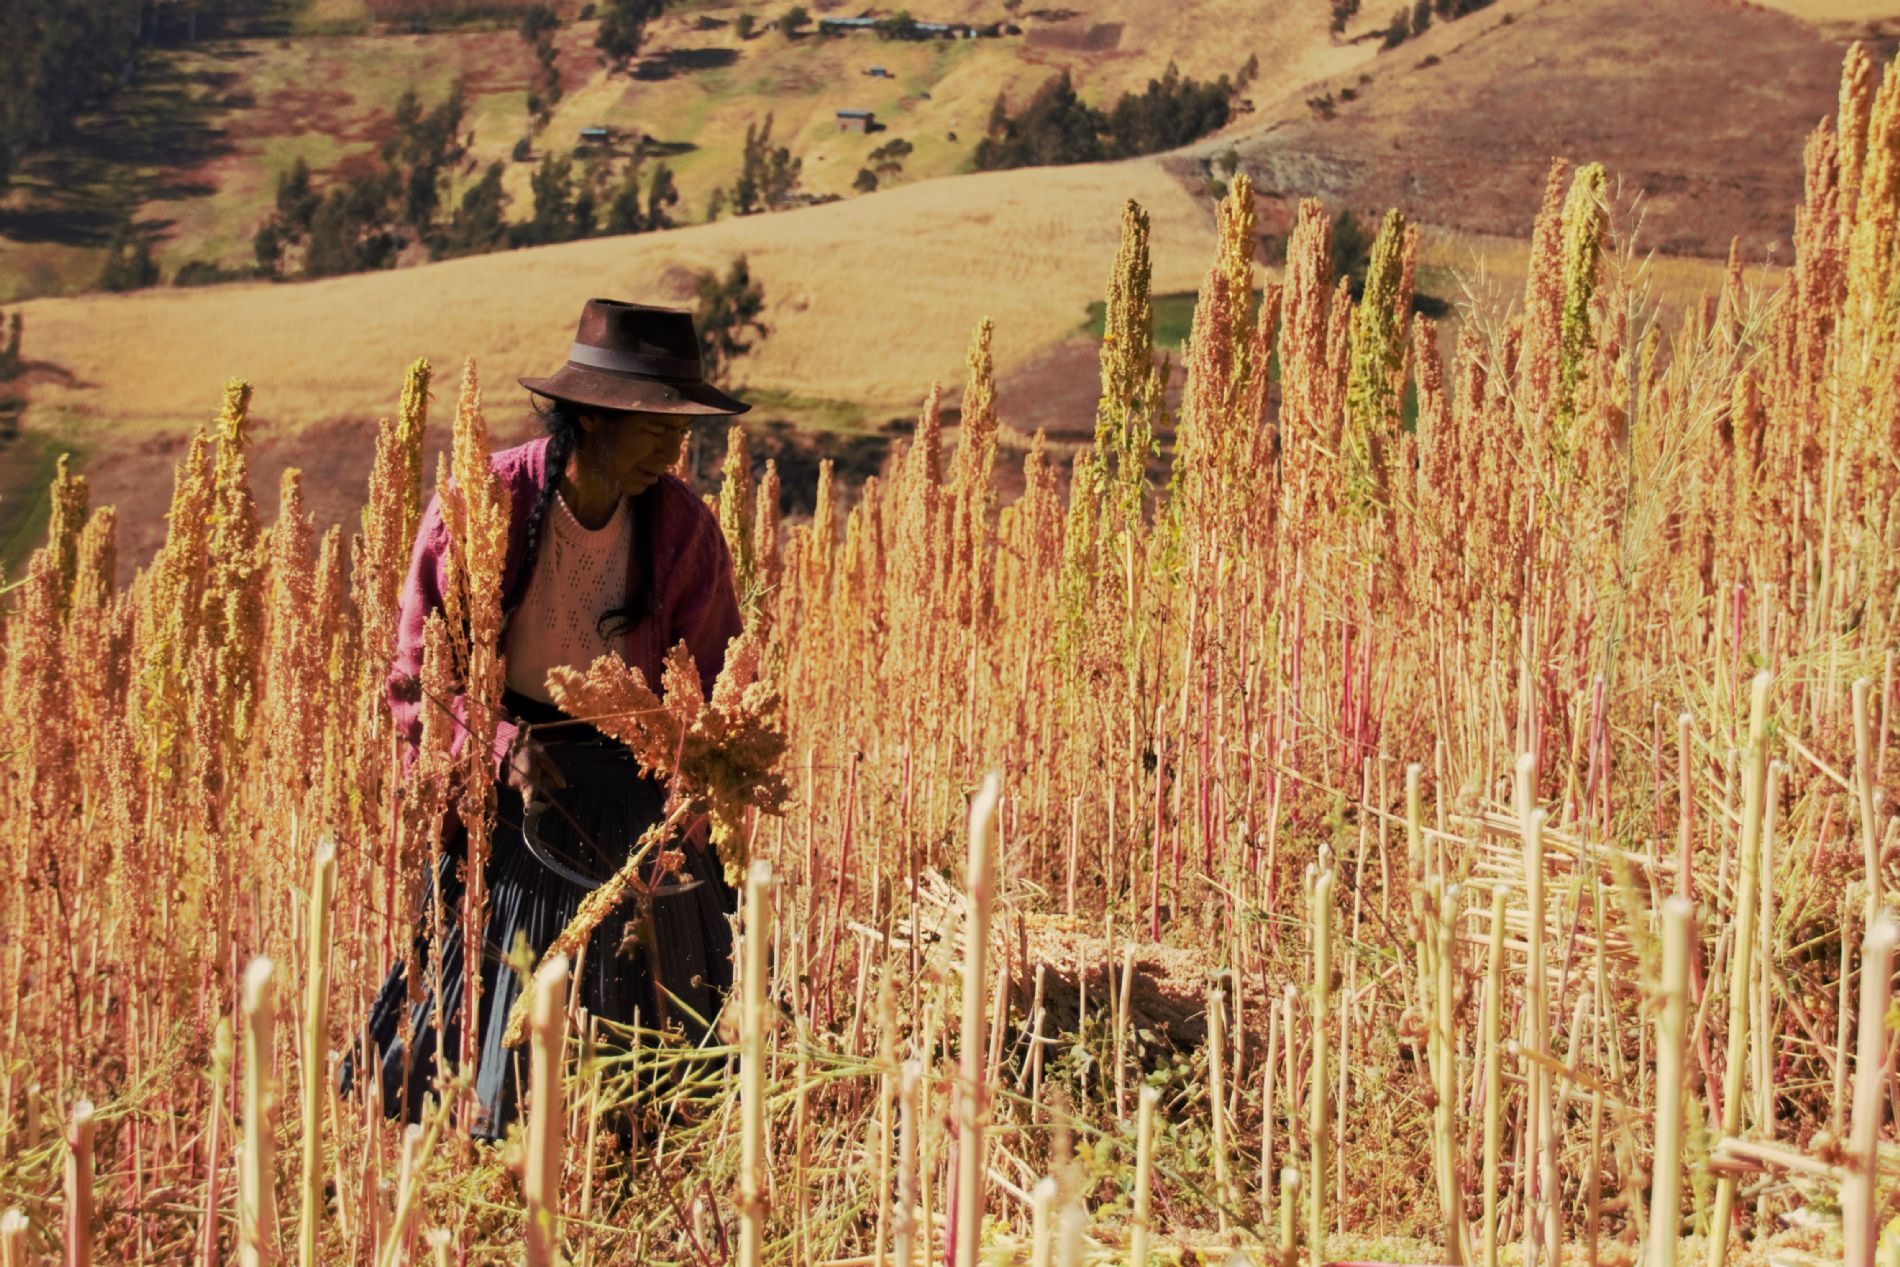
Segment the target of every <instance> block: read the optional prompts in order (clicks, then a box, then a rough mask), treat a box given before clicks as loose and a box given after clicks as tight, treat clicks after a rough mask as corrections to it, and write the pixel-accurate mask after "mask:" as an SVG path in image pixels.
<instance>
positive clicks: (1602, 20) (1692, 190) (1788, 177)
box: [1168, 0, 1895, 260]
mask: <svg viewBox="0 0 1900 1267" xmlns="http://www.w3.org/2000/svg"><path fill="white" fill-rule="evenodd" d="M1787 7H1788V8H1789V9H1791V10H1794V12H1776V11H1772V10H1769V9H1766V8H1759V7H1755V6H1752V5H1745V4H1738V3H1734V2H1733V0H1590V2H1589V3H1583V2H1581V0H1501V2H1500V3H1499V4H1497V5H1494V6H1493V7H1491V8H1488V9H1485V10H1482V11H1480V12H1478V13H1476V14H1473V15H1470V16H1469V17H1466V18H1464V19H1462V20H1460V21H1458V22H1454V23H1449V24H1446V23H1440V24H1437V25H1435V26H1434V27H1433V28H1432V29H1431V30H1429V31H1428V32H1426V33H1425V34H1424V35H1422V36H1419V37H1415V38H1413V39H1411V40H1408V41H1406V42H1405V43H1404V44H1402V45H1400V46H1399V47H1397V48H1395V49H1392V50H1389V51H1386V52H1383V53H1380V54H1378V55H1377V56H1374V57H1372V58H1370V59H1369V60H1368V61H1367V62H1366V63H1365V64H1364V66H1363V68H1360V69H1356V70H1354V71H1353V73H1350V74H1344V75H1338V74H1336V75H1333V76H1331V77H1328V78H1324V79H1321V80H1318V81H1316V82H1314V83H1311V84H1308V85H1306V86H1304V87H1302V88H1301V89H1300V90H1299V91H1298V92H1297V93H1294V94H1290V95H1289V97H1288V98H1287V99H1284V100H1282V101H1281V102H1279V103H1277V104H1274V105H1272V106H1270V107H1264V108H1263V112H1262V114H1261V115H1259V116H1257V117H1256V118H1255V119H1254V120H1249V121H1243V126H1241V127H1239V128H1236V129H1231V130H1230V135H1229V136H1228V137H1224V138H1220V139H1214V140H1209V141H1204V142H1202V143H1200V144H1198V145H1196V146H1192V147H1189V148H1187V149H1185V150H1182V151H1178V152H1177V153H1176V154H1175V155H1172V156H1170V158H1169V160H1168V162H1169V163H1170V165H1171V167H1172V169H1173V170H1175V171H1176V172H1177V173H1178V174H1179V175H1180V177H1181V179H1182V180H1183V181H1185V182H1187V183H1189V184H1190V185H1192V186H1194V187H1199V185H1200V184H1201V182H1202V179H1203V171H1204V163H1205V161H1206V160H1207V159H1209V158H1211V157H1213V156H1215V155H1217V154H1219V153H1221V152H1222V151H1224V150H1225V149H1227V147H1228V146H1229V145H1232V146H1233V147H1234V148H1235V150H1236V151H1237V152H1238V154H1239V157H1240V160H1241V164H1242V166H1243V167H1244V168H1245V170H1246V171H1247V172H1248V173H1249V174H1251V175H1252V176H1253V178H1254V179H1255V181H1256V182H1257V183H1258V184H1259V186H1260V187H1261V189H1262V190H1264V191H1267V192H1270V193H1274V194H1278V195H1281V196H1282V197H1283V199H1285V200H1286V201H1288V202H1291V200H1293V199H1295V198H1297V197H1300V196H1312V195H1318V196H1320V197H1324V198H1327V199H1329V200H1332V201H1335V202H1338V203H1342V204H1345V205H1349V206H1352V207H1354V208H1360V209H1364V210H1367V211H1370V212H1373V213H1374V214H1377V213H1379V212H1382V211H1383V210H1384V209H1385V208H1386V207H1389V206H1399V207H1403V208H1405V209H1406V210H1407V212H1408V213H1410V214H1412V215H1414V216H1416V217H1418V218H1419V219H1422V220H1424V221H1426V222H1428V223H1430V224H1433V225H1437V226H1441V227H1444V228H1452V229H1460V230H1468V231H1472V232H1477V233H1490V234H1507V235H1513V236H1521V235H1524V234H1527V233H1528V232H1529V230H1530V225H1531V218H1532V216H1533V215H1534V214H1535V211H1536V208H1537V204H1538V198H1539V195H1540V193H1541V191H1542V188H1543V183H1544V176H1545V173H1546V171H1547V170H1548V167H1549V164H1550V160H1551V158H1552V157H1553V156H1556V155H1562V156H1565V157H1569V158H1571V159H1573V160H1575V161H1577V162H1592V161H1594V162H1601V163H1603V164H1604V165H1605V166H1606V167H1608V168H1609V169H1610V171H1611V172H1612V173H1613V174H1614V175H1615V176H1618V177H1620V178H1621V180H1622V183H1623V188H1624V190H1625V191H1626V192H1636V191H1640V192H1641V193H1642V195H1643V199H1644V203H1645V205H1646V210H1645V212H1644V229H1645V233H1644V238H1645V241H1646V244H1647V245H1648V246H1649V247H1651V248H1654V249H1656V250H1659V251H1663V252H1665V253H1669V254H1692V255H1703V256H1714V257H1720V256H1723V255H1726V253H1727V251H1728V245H1729V241H1730V239H1731V238H1733V237H1738V236H1739V237H1740V238H1741V239H1742V246H1743V250H1744V253H1745V254H1746V255H1747V256H1748V257H1749V258H1751V259H1756V260H1759V259H1762V258H1763V257H1764V256H1766V255H1767V254H1768V253H1769V252H1770V250H1771V249H1776V250H1777V251H1778V254H1779V257H1780V258H1781V259H1784V260H1785V259H1786V258H1787V252H1788V242H1789V235H1790V234H1791V232H1792V230H1793V220H1794V207H1795V204H1796V202H1797V201H1798V200H1799V197H1800V188H1801V172H1802V163H1801V150H1802V145H1803V143H1804V142H1805V141H1806V139H1807V135H1808V133H1809V132H1810V131H1812V130H1813V128H1814V126H1815V124H1816V122H1817V121H1819V120H1820V119H1821V117H1822V116H1823V115H1825V114H1827V113H1829V112H1830V111H1832V109H1833V108H1834V105H1835V101H1836V97H1837V95H1838V91H1839V83H1840V67H1841V57H1842V54H1843V52H1844V51H1845V44H1844V43H1843V41H1842V39H1840V38H1838V37H1837V35H1836V34H1829V33H1828V32H1827V31H1823V30H1822V29H1820V28H1818V27H1817V26H1816V25H1814V24H1813V23H1812V22H1810V21H1804V20H1803V17H1807V16H1814V17H1816V18H1818V17H1820V16H1829V17H1836V16H1838V14H1837V12H1836V11H1838V10H1841V9H1843V8H1844V7H1845V6H1843V5H1841V4H1830V5H1826V6H1820V5H1812V4H1793V3H1791V4H1789V5H1788V6H1787ZM1861 8H1862V9H1863V10H1864V12H1863V14H1862V15H1861V16H1862V18H1863V21H1870V20H1872V19H1873V18H1875V17H1877V16H1878V13H1877V10H1879V11H1890V10H1892V9H1894V8H1895V6H1893V5H1891V4H1886V5H1879V6H1874V5H1862V6H1861ZM1797 15H1799V16H1797ZM1830 29H1833V28H1830ZM1856 29H1864V25H1863V26H1862V27H1857V28H1856ZM1891 45H1892V41H1891V40H1888V41H1876V48H1875V52H1876V55H1877V56H1878V57H1882V58H1884V57H1885V56H1887V55H1889V54H1890V53H1891ZM1309 99H1315V100H1327V101H1329V102H1330V104H1329V105H1326V106H1325V107H1323V108H1322V109H1316V108H1315V107H1314V106H1312V105H1309V104H1308V102H1309ZM1328 114H1329V115H1330V117H1325V116H1326V115H1328Z"/></svg>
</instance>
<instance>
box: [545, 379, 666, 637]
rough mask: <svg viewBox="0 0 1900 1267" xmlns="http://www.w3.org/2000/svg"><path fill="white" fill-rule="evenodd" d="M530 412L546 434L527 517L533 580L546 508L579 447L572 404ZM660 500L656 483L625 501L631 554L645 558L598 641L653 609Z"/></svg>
mask: <svg viewBox="0 0 1900 1267" xmlns="http://www.w3.org/2000/svg"><path fill="white" fill-rule="evenodd" d="M533 408H534V412H535V413H536V414H537V415H538V416H539V417H540V419H541V425H542V426H544V427H545V428H547V433H548V451H547V458H546V471H545V473H544V475H543V476H542V481H543V482H542V484H541V491H540V493H539V494H538V495H537V496H536V497H535V499H534V508H533V509H532V510H530V511H529V512H528V525H527V532H526V534H525V535H526V548H525V550H524V554H523V560H522V566H523V567H524V568H527V569H528V570H529V572H528V574H529V575H531V574H532V570H533V568H534V560H535V556H536V554H537V553H538V552H539V550H540V546H541V525H542V522H543V521H544V520H545V519H546V518H547V513H548V509H549V507H551V506H552V505H553V504H554V494H555V492H556V491H557V490H558V489H559V488H560V485H561V477H562V476H563V475H565V474H566V473H567V463H568V459H569V458H571V457H572V456H573V454H574V451H575V450H576V449H578V448H579V447H580V446H581V444H582V440H581V422H580V411H579V409H577V408H576V407H575V406H574V405H573V404H572V403H571V402H569V401H565V400H558V399H554V398H551V397H550V398H549V399H548V402H547V403H546V404H542V403H541V401H540V400H539V399H535V400H534V401H533ZM603 412H605V411H603ZM662 495H663V490H662V489H661V487H660V484H659V482H657V481H656V482H655V483H654V484H653V486H652V487H651V488H648V489H647V490H645V491H644V492H642V493H639V494H637V495H635V496H633V497H631V498H629V499H628V500H629V502H630V503H631V504H630V505H629V506H628V509H629V510H631V511H632V512H633V548H634V549H635V550H638V551H644V552H645V553H646V557H645V558H643V559H641V560H639V561H638V564H637V565H636V566H635V567H634V568H633V578H634V579H633V584H632V586H631V588H630V589H629V590H628V593H627V601H626V602H625V603H624V604H622V605H621V606H619V607H615V608H612V609H611V610H608V611H604V612H602V613H601V614H600V619H599V622H598V624H597V625H596V628H598V629H599V630H600V634H601V636H602V637H603V638H615V637H619V636H620V635H621V634H623V633H625V632H626V631H627V630H629V629H631V628H633V627H634V626H635V625H637V624H639V623H640V622H641V621H642V620H644V619H646V617H647V615H648V613H649V610H650V608H651V607H652V602H653V559H652V549H653V530H654V527H655V525H656V524H657V523H658V522H659V509H660V498H661V496H662Z"/></svg>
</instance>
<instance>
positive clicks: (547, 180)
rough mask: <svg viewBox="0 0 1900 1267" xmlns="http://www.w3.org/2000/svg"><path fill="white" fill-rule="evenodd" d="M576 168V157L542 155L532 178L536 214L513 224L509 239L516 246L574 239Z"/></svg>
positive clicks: (531, 184) (540, 244)
mask: <svg viewBox="0 0 1900 1267" xmlns="http://www.w3.org/2000/svg"><path fill="white" fill-rule="evenodd" d="M573 168H574V161H573V159H571V158H568V157H566V156H562V157H560V158H556V157H555V156H554V155H553V154H546V155H543V156H542V158H541V166H540V167H538V168H536V169H535V173H534V175H533V177H532V178H530V181H529V184H530V186H531V187H532V188H533V190H534V214H533V215H532V217H530V219H529V220H528V222H527V223H526V224H518V225H516V226H514V229H513V232H512V234H511V235H510V240H511V241H512V242H513V244H514V245H515V246H546V245H548V244H549V243H553V242H567V241H570V240H572V239H573V237H574V172H573Z"/></svg>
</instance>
